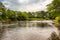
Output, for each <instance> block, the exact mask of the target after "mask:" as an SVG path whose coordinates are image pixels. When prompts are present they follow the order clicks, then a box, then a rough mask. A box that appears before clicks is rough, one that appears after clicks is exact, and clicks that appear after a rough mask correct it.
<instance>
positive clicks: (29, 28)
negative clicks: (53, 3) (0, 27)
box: [1, 21, 59, 40]
mask: <svg viewBox="0 0 60 40" xmlns="http://www.w3.org/2000/svg"><path fill="white" fill-rule="evenodd" d="M53 32H54V33H56V35H59V33H58V29H57V28H56V27H54V26H53V25H52V23H50V22H41V21H28V22H24V21H21V22H18V23H16V24H15V25H9V26H8V27H6V28H4V31H3V34H2V37H1V40H48V38H50V39H51V34H52V33H53Z"/></svg>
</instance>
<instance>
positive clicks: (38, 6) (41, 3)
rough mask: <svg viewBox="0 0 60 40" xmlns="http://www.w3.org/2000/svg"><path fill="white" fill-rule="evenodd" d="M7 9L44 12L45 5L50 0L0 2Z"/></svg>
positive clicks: (4, 0)
mask: <svg viewBox="0 0 60 40" xmlns="http://www.w3.org/2000/svg"><path fill="white" fill-rule="evenodd" d="M0 1H2V3H3V4H4V5H5V7H6V8H7V9H11V10H16V11H28V12H35V11H41V10H46V8H47V7H46V5H47V4H49V3H51V2H52V0H0Z"/></svg>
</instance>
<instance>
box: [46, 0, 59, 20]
mask: <svg viewBox="0 0 60 40" xmlns="http://www.w3.org/2000/svg"><path fill="white" fill-rule="evenodd" d="M47 9H48V12H49V14H50V18H52V19H55V17H57V16H60V0H53V1H52V3H50V4H49V5H48V7H47Z"/></svg>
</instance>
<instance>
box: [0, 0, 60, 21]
mask: <svg viewBox="0 0 60 40" xmlns="http://www.w3.org/2000/svg"><path fill="white" fill-rule="evenodd" d="M57 17H59V19H58V21H60V0H53V1H52V3H50V4H48V5H47V11H37V12H21V11H14V10H10V9H6V8H5V6H4V5H3V3H2V2H0V21H2V20H5V21H9V20H10V21H17V20H18V21H26V20H27V21H28V20H32V19H33V20H37V19H39V20H40V19H48V20H54V19H56V20H57Z"/></svg>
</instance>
